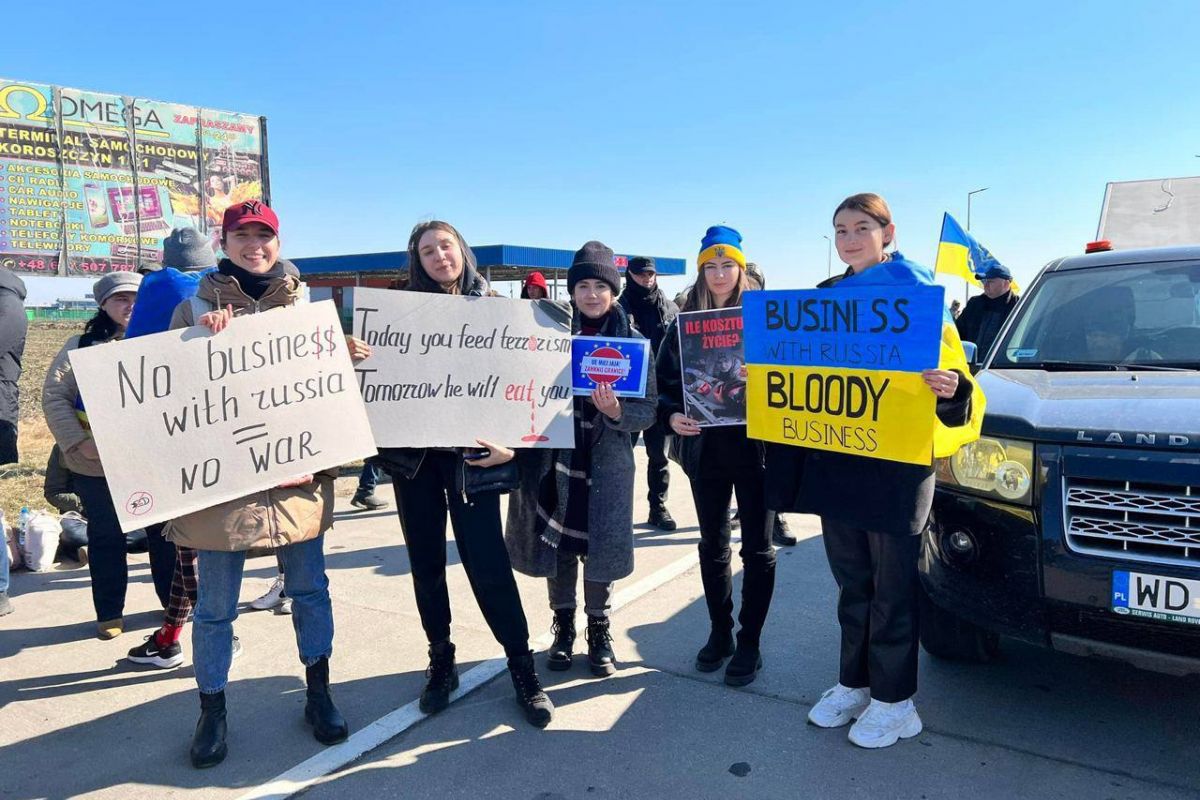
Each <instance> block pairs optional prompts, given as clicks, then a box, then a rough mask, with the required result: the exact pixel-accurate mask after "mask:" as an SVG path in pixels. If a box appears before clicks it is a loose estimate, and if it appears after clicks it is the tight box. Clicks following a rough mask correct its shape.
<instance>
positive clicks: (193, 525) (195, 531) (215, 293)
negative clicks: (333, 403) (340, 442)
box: [165, 201, 365, 768]
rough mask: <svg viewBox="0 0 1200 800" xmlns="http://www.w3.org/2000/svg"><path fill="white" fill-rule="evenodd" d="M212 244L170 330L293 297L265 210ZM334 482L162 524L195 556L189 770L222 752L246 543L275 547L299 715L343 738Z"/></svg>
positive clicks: (302, 485) (244, 215)
mask: <svg viewBox="0 0 1200 800" xmlns="http://www.w3.org/2000/svg"><path fill="white" fill-rule="evenodd" d="M221 247H222V249H223V250H224V251H225V252H226V254H227V256H228V257H227V258H224V259H222V260H221V262H220V263H219V264H218V265H217V270H216V271H215V272H211V273H208V274H206V275H205V276H204V277H203V278H202V279H201V281H200V285H199V287H198V289H197V293H196V295H195V297H193V298H191V299H189V300H185V301H183V302H182V303H180V304H179V305H178V306H177V307H176V308H175V313H174V315H173V317H172V318H171V328H172V329H174V328H187V327H191V326H192V325H203V326H205V327H207V328H208V329H209V330H210V331H212V332H213V333H214V334H218V335H219V334H220V332H221V331H223V330H224V329H225V328H226V327H227V326H228V325H229V323H230V321H231V320H232V319H233V318H234V317H235V316H243V315H247V314H257V313H260V312H261V313H268V312H270V311H271V310H272V309H276V308H286V307H288V306H292V305H294V304H296V303H297V302H299V301H300V280H299V279H298V278H297V277H296V276H294V275H291V274H289V273H288V272H287V271H286V270H285V269H284V267H283V265H282V264H281V262H280V261H279V218H278V217H277V216H276V215H275V212H274V211H272V210H271V209H270V208H268V207H267V206H266V205H265V204H263V203H260V202H257V201H249V202H246V203H238V204H237V205H234V206H230V207H229V208H228V209H226V211H225V215H224V218H223V221H222V229H221ZM217 341H220V339H218V340H217ZM363 346H364V347H365V344H364V345H363ZM359 355H361V353H360V354H359ZM352 357H356V356H353V355H352ZM336 477H337V470H336V469H331V470H323V471H321V472H318V473H317V474H315V475H311V474H309V475H301V476H297V477H296V478H295V479H293V480H289V481H287V482H285V483H282V484H280V485H279V486H276V487H275V488H273V489H269V490H264V491H261V492H256V493H254V494H251V495H248V496H246V497H242V498H238V499H236V500H230V501H228V502H225V503H220V504H218V505H215V506H212V507H211V508H206V509H202V510H200V511H195V512H192V513H190V514H185V515H183V516H182V517H179V518H178V519H174V520H172V521H171V522H169V523H167V527H166V531H165V535H166V537H167V538H168V539H170V540H171V541H173V542H175V543H176V544H177V545H182V546H184V547H190V548H193V549H195V550H198V551H199V553H198V554H197V558H196V568H197V569H196V573H197V574H196V579H197V586H196V610H195V617H194V619H193V625H192V651H193V656H192V658H193V661H194V663H195V668H196V683H197V685H198V686H199V688H200V720H199V721H198V722H197V723H196V731H195V734H194V735H193V738H192V747H191V759H192V764H193V766H195V767H198V768H199V767H211V766H214V765H216V764H219V763H220V762H221V761H223V760H224V759H225V755H226V752H227V748H226V744H225V734H226V721H225V686H226V683H227V682H228V679H229V666H230V662H231V661H232V659H233V621H234V619H236V618H237V615H238V612H237V606H238V595H239V590H240V588H241V583H242V570H243V568H244V567H245V564H246V551H247V550H249V549H250V548H252V547H261V546H268V547H273V548H275V552H276V554H277V556H278V558H279V563H280V564H281V565H283V568H284V572H283V577H284V583H285V586H286V590H287V594H288V597H290V598H292V612H293V617H292V622H293V625H294V626H295V629H296V645H297V649H298V650H299V656H300V661H301V663H303V664H304V667H305V670H304V671H305V679H306V682H307V685H308V690H307V692H306V702H305V706H304V719H305V721H306V722H307V723H308V724H309V725H311V726H312V731H313V737H314V738H316V740H317V741H319V742H320V743H321V744H336V743H338V742H342V741H345V739H346V737H347V736H349V732H350V729H349V726H348V725H347V724H346V720H345V718H344V717H342V715H341V713H340V712H339V711H338V709H337V708H336V707H335V706H334V704H333V698H332V697H331V696H330V692H329V658H330V656H331V655H332V653H333V607H332V604H331V602H330V598H329V578H328V577H327V576H326V574H325V553H324V549H323V548H324V534H325V531H327V530H329V528H330V527H332V525H333V482H334V479H335V478H336Z"/></svg>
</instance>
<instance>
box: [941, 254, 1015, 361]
mask: <svg viewBox="0 0 1200 800" xmlns="http://www.w3.org/2000/svg"><path fill="white" fill-rule="evenodd" d="M1018 299H1019V297H1018V296H1017V294H1016V292H1014V291H1013V290H1012V273H1011V272H1009V271H1008V267H1005V266H1003V265H1001V264H995V265H993V266H991V267H988V271H987V272H985V273H984V275H983V294H979V295H975V296H974V297H972V298H971V299H970V300H968V301H967V305H966V307H965V308H963V310H962V313H961V314H959V315H958V317H957V318H956V319H955V320H954V325H955V327H956V328H958V335H959V338H961V339H962V340H963V341H964V342H974V343H975V346H976V347H978V348H979V361H981V362H982V361H983V358H984V356H986V355H987V354H988V351H989V350H991V348H992V343H993V342H995V341H996V337H997V336H998V335H999V334H1000V329H1001V328H1003V327H1004V321H1005V320H1007V319H1008V315H1009V314H1011V313H1012V310H1013V309H1014V308H1016V306H1017V300H1018ZM951 313H953V310H952V311H951Z"/></svg>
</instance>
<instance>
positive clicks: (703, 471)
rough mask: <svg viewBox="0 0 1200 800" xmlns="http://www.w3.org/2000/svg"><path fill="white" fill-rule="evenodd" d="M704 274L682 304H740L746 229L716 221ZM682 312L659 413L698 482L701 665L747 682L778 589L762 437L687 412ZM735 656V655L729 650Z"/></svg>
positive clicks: (661, 370)
mask: <svg viewBox="0 0 1200 800" xmlns="http://www.w3.org/2000/svg"><path fill="white" fill-rule="evenodd" d="M696 262H697V264H698V265H699V267H700V277H699V279H698V280H697V281H696V285H695V286H694V287H693V288H692V291H691V292H690V293H689V294H688V298H687V303H686V304H685V305H684V306H682V307H681V308H680V312H681V313H683V312H688V311H707V310H710V309H717V308H739V307H740V306H741V304H742V293H743V292H745V291H747V290H748V288H749V282H748V281H747V278H746V269H745V267H746V257H745V255H744V254H743V253H742V235H741V234H740V233H738V232H737V231H736V230H734V229H733V228H729V227H726V226H724V225H714V226H713V227H711V228H709V229H708V231H707V232H706V233H705V235H704V239H703V241H702V242H701V245H700V254H699V256H698V257H697V259H696ZM678 325H679V318H676V319H675V321H674V322H672V323H671V327H670V328H669V329H668V330H667V333H666V336H665V338H664V339H663V346H662V348H661V349H660V350H659V351H658V358H657V361H656V364H655V369H656V372H657V378H658V417H659V420H660V421H661V422H662V423H663V424H665V425H668V426H670V428H671V430H672V431H673V432H674V433H675V435H676V436H677V437H679V461H680V466H682V467H683V471H684V473H685V474H686V475H687V476H688V479H689V480H690V481H691V485H692V499H693V501H694V502H695V504H696V517H697V519H698V521H699V523H700V545H699V554H700V580H701V582H702V583H703V585H704V599H705V603H706V604H707V606H708V617H709V623H710V629H709V635H708V641H707V642H705V644H704V646H703V647H701V648H700V651H699V652H698V653H697V654H696V669H697V670H699V671H700V672H715V671H717V670H718V669H720V668H721V665H722V664H724V663H725V659H727V658H728V659H729V664H728V666H727V667H726V669H725V683H727V684H729V685H730V686H745V685H747V684H749V683H751V682H753V681H754V679H755V678H756V677H757V676H758V671H759V669H761V668H762V663H763V662H762V654H761V651H760V648H759V640H760V638H761V636H762V629H763V625H764V624H765V623H766V621H767V612H768V611H769V610H770V607H771V596H772V595H773V594H774V591H775V548H774V547H772V546H771V539H770V535H769V533H768V528H767V509H766V503H765V494H764V485H765V484H764V482H765V471H764V468H763V446H762V443H761V442H759V441H756V440H753V439H749V438H747V436H746V428H745V426H744V425H729V426H720V427H712V428H702V427H701V426H700V423H699V422H697V421H696V420H694V419H692V418H690V417H688V416H687V415H686V414H685V413H684V403H683V380H682V375H681V370H682V365H681V364H680V355H679V336H678V331H677V328H678ZM735 493H736V495H737V502H738V508H739V509H740V511H741V519H742V547H741V553H740V555H741V559H742V608H741V612H740V613H739V615H738V620H739V622H740V623H741V629H740V630H739V631H738V633H737V639H736V647H735V639H734V635H733V573H732V570H731V569H730V559H731V556H732V553H731V551H730V546H729V545H730V529H729V501H730V499H731V497H732V495H734V494H735ZM731 656H732V658H730V657H731Z"/></svg>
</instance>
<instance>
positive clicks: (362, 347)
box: [346, 336, 371, 364]
mask: <svg viewBox="0 0 1200 800" xmlns="http://www.w3.org/2000/svg"><path fill="white" fill-rule="evenodd" d="M346 349H347V350H349V351H350V360H351V361H353V362H354V363H355V364H357V363H358V362H360V361H366V360H367V359H368V358H370V357H371V345H369V344H367V343H366V342H364V341H363V340H362V339H359V338H358V337H356V336H347V337H346Z"/></svg>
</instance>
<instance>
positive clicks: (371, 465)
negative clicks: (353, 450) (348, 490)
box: [358, 458, 379, 495]
mask: <svg viewBox="0 0 1200 800" xmlns="http://www.w3.org/2000/svg"><path fill="white" fill-rule="evenodd" d="M378 485H379V467H377V466H375V460H374V458H368V459H367V460H366V461H364V462H363V468H362V472H360V473H358V494H364V495H367V494H374V493H375V487H376V486H378Z"/></svg>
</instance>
